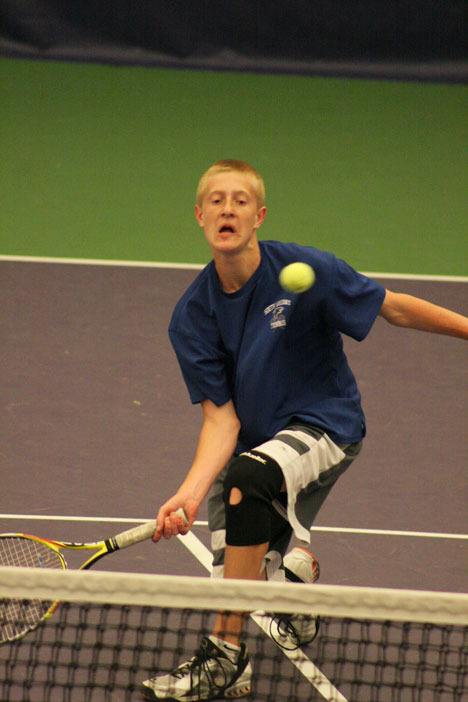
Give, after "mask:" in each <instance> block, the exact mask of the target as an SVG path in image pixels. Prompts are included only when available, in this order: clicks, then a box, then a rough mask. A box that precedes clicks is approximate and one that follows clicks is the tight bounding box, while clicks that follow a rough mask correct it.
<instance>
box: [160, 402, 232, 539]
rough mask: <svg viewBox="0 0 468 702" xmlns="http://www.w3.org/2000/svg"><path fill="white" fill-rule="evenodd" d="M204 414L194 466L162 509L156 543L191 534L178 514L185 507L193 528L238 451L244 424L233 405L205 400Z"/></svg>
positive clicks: (203, 405) (203, 403)
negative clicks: (217, 478)
mask: <svg viewBox="0 0 468 702" xmlns="http://www.w3.org/2000/svg"><path fill="white" fill-rule="evenodd" d="M202 412H203V423H202V428H201V431H200V436H199V439H198V444H197V449H196V452H195V457H194V460H193V463H192V466H191V468H190V470H189V472H188V473H187V476H186V477H185V480H184V481H183V483H182V484H181V486H180V487H179V489H178V490H177V492H176V494H175V495H174V496H173V497H171V498H170V499H169V500H168V501H167V502H165V504H163V506H162V507H161V508H160V510H159V512H158V516H157V520H156V521H157V527H156V531H155V534H154V537H153V541H159V539H160V538H161V537H162V536H164V538H166V539H169V538H170V537H171V536H175V535H176V534H184V533H186V532H187V531H188V527H187V525H184V524H182V520H181V519H180V517H177V516H176V515H175V511H176V510H177V509H179V508H180V507H182V509H183V510H184V511H185V514H186V515H187V518H188V521H189V525H190V526H191V525H192V524H193V522H194V520H195V518H196V515H197V512H198V508H199V506H200V504H201V502H202V501H203V499H204V498H205V496H206V494H207V493H208V491H209V489H210V487H211V485H212V484H213V482H214V480H215V478H216V477H217V475H218V474H219V473H220V472H221V471H222V469H223V468H224V466H225V465H226V464H227V462H228V461H229V460H230V458H231V457H232V455H233V453H234V451H235V448H236V444H237V437H238V435H239V429H240V423H239V419H238V418H237V414H236V411H235V409H234V405H233V403H232V402H231V401H229V402H227V403H226V404H224V405H222V406H221V407H218V406H217V405H215V404H214V403H213V402H211V400H205V401H204V402H202Z"/></svg>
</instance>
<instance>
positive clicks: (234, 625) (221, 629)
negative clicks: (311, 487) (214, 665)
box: [213, 454, 284, 646]
mask: <svg viewBox="0 0 468 702" xmlns="http://www.w3.org/2000/svg"><path fill="white" fill-rule="evenodd" d="M283 487H284V481H283V476H282V473H281V470H280V469H279V467H278V466H277V465H276V464H275V462H274V461H269V460H267V459H264V458H262V457H260V456H256V455H255V454H250V455H246V454H242V455H241V456H239V457H238V458H236V459H234V460H233V461H232V462H231V464H230V466H229V470H228V472H227V475H226V478H225V481H224V502H225V513H226V549H225V560H224V577H225V578H240V579H246V580H264V579H265V568H264V565H265V555H266V554H267V552H268V547H269V543H270V539H271V533H272V518H273V512H274V510H273V508H272V505H271V503H272V500H273V499H275V497H276V496H279V493H280V491H281V489H282V488H283ZM244 619H245V615H244V614H242V613H239V612H220V613H218V615H217V617H216V621H215V625H214V630H213V633H214V634H215V635H216V636H218V637H219V638H220V639H223V640H224V641H227V642H229V643H231V644H235V645H237V646H238V645H239V644H240V637H241V633H242V628H243V622H244Z"/></svg>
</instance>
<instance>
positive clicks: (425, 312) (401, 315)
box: [380, 290, 468, 339]
mask: <svg viewBox="0 0 468 702" xmlns="http://www.w3.org/2000/svg"><path fill="white" fill-rule="evenodd" d="M380 315H381V316H382V317H384V319H386V320H387V322H390V324H394V325H396V326H397V327H408V328H410V329H419V330H421V331H427V332H434V333H435V334H447V335H448V336H456V337H459V338H461V339H468V317H465V316H464V315H462V314H458V313H457V312H452V310H448V309H446V308H445V307H439V306H438V305H433V304H432V303H431V302H427V301H426V300H421V299H420V298H418V297H413V296H412V295H405V294H404V293H395V292H391V291H390V290H387V291H386V295H385V299H384V302H383V305H382V307H381V310H380Z"/></svg>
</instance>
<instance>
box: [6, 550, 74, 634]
mask: <svg viewBox="0 0 468 702" xmlns="http://www.w3.org/2000/svg"><path fill="white" fill-rule="evenodd" d="M0 565H1V566H21V567H35V568H63V561H62V558H61V556H60V554H59V553H57V552H56V551H54V550H53V549H52V548H50V547H49V546H47V545H46V544H43V543H40V542H36V541H33V540H32V539H28V538H25V537H22V536H4V537H2V538H0ZM50 606H51V602H49V601H43V600H37V599H32V600H17V599H0V643H4V642H5V641H14V640H15V639H17V638H19V637H20V636H22V635H23V634H24V633H25V632H26V631H30V630H31V629H33V628H34V627H35V626H37V624H38V623H39V622H40V621H41V620H42V619H43V617H44V616H45V615H46V613H47V612H48V611H49V609H50Z"/></svg>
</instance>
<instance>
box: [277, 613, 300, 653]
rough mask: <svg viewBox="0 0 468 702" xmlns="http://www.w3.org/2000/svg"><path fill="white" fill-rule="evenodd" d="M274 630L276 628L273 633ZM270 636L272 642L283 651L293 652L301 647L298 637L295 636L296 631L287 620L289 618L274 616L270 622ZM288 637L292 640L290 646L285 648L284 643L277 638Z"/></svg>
mask: <svg viewBox="0 0 468 702" xmlns="http://www.w3.org/2000/svg"><path fill="white" fill-rule="evenodd" d="M274 628H276V632H275V631H274ZM270 636H271V638H272V639H273V641H274V642H275V643H276V644H278V646H279V647H280V648H282V649H284V650H285V651H294V650H295V649H296V648H299V646H300V645H301V642H300V640H299V636H298V634H297V631H296V629H295V628H294V625H293V623H292V622H291V620H290V619H289V617H286V616H282V617H281V616H276V617H274V619H272V620H271V622H270ZM288 636H290V637H291V639H292V646H285V645H284V642H281V641H279V640H278V639H279V637H288Z"/></svg>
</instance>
